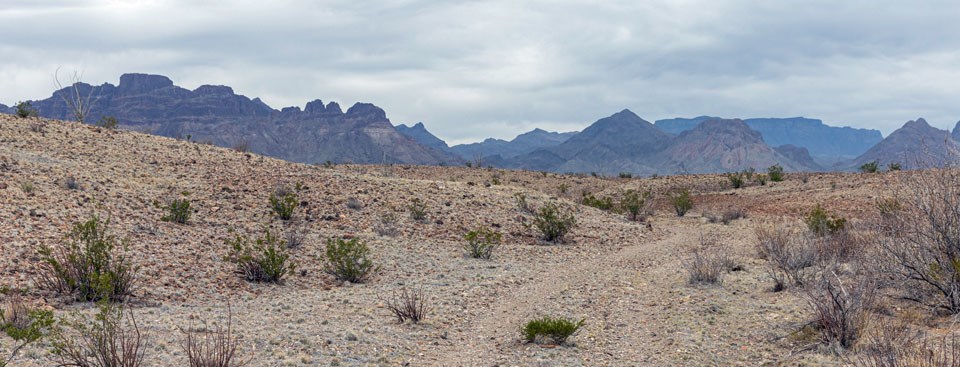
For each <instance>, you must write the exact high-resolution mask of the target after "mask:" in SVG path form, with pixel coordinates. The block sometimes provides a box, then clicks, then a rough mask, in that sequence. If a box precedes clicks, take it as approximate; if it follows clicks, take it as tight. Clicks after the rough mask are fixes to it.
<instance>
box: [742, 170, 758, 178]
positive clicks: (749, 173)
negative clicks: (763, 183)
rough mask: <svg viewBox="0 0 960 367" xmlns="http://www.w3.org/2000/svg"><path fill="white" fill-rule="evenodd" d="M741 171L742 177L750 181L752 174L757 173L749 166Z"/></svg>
mask: <svg viewBox="0 0 960 367" xmlns="http://www.w3.org/2000/svg"><path fill="white" fill-rule="evenodd" d="M741 173H743V177H744V178H746V179H747V181H750V180H753V174H754V173H757V170H755V169H753V167H750V168H747V169H745V170H743V171H741Z"/></svg>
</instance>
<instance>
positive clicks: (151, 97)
mask: <svg viewBox="0 0 960 367" xmlns="http://www.w3.org/2000/svg"><path fill="white" fill-rule="evenodd" d="M72 88H77V90H78V91H79V92H80V94H81V95H87V94H90V95H92V96H94V99H95V102H94V103H93V105H92V106H93V107H92V109H91V111H90V114H89V118H88V119H87V121H89V122H95V121H97V120H98V119H99V118H100V117H101V116H113V117H115V118H117V119H118V120H119V122H120V123H121V124H122V125H125V126H129V127H132V128H136V129H141V130H147V131H152V132H154V133H156V134H159V135H164V136H170V137H185V136H190V137H192V138H193V139H194V140H197V141H209V142H211V143H213V144H216V145H220V146H226V147H238V148H242V149H250V150H252V151H254V152H257V153H261V154H265V155H269V156H274V157H278V158H282V159H286V160H290V161H295V162H303V163H320V162H325V161H333V162H353V163H405V164H444V163H451V164H456V163H459V162H460V159H459V158H458V157H456V156H454V155H452V154H449V153H446V152H443V151H436V150H434V149H431V148H428V147H426V146H423V145H421V144H420V143H417V142H416V141H414V140H412V139H410V138H407V137H406V136H404V135H402V134H400V133H399V132H397V130H396V129H394V127H393V125H392V124H391V123H390V120H388V119H387V118H386V113H385V112H384V111H383V110H382V109H380V108H379V107H377V106H374V105H372V104H369V103H356V104H354V105H353V106H352V107H350V108H349V109H348V110H347V112H343V111H342V110H341V109H340V105H339V104H337V103H336V102H330V103H328V104H326V105H324V104H323V102H322V101H320V100H314V101H311V102H309V103H307V104H306V106H305V108H304V109H303V110H301V109H300V108H299V107H286V108H283V109H281V110H275V109H273V108H271V107H270V106H268V105H267V104H265V103H263V101H261V100H260V99H259V98H254V99H249V98H247V97H245V96H242V95H237V94H235V93H234V91H233V89H232V88H230V87H226V86H217V85H202V86H200V87H198V88H196V89H194V90H192V91H191V90H188V89H185V88H181V87H178V86H175V85H174V84H173V81H171V80H170V79H169V78H167V77H165V76H162V75H149V74H123V75H122V76H120V83H119V84H118V85H116V86H114V85H112V84H109V83H104V84H103V85H99V86H91V85H89V84H85V83H77V84H75V85H73V86H70V87H67V88H64V89H61V90H58V91H55V92H54V93H53V95H52V96H51V97H50V98H47V99H44V100H40V101H33V102H32V104H33V107H34V108H36V109H37V110H38V112H39V114H40V115H41V116H43V117H48V118H56V119H66V120H70V119H73V115H72V114H71V110H70V108H69V107H68V106H67V104H66V102H65V101H64V98H63V97H64V95H65V94H66V93H70V92H72V91H73V89H72Z"/></svg>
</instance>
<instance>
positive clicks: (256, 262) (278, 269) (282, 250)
mask: <svg viewBox="0 0 960 367" xmlns="http://www.w3.org/2000/svg"><path fill="white" fill-rule="evenodd" d="M224 242H226V244H227V245H228V246H229V247H230V248H231V250H232V252H231V253H230V255H229V256H227V260H229V261H230V262H233V263H234V264H236V265H237V270H236V272H237V274H240V275H241V276H243V279H245V280H247V281H248V282H263V283H278V284H279V283H283V277H284V276H286V275H287V274H288V273H292V272H293V271H294V270H295V269H296V264H293V263H292V262H290V261H289V260H290V254H288V253H287V251H286V246H287V244H286V241H283V240H280V239H279V238H277V237H276V236H275V235H273V234H271V233H270V229H269V228H265V229H264V230H263V236H261V237H259V238H257V239H255V240H252V241H251V240H250V239H249V238H247V237H246V236H244V235H241V234H235V235H234V237H233V238H232V239H227V240H225V241H224Z"/></svg>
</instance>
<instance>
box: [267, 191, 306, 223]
mask: <svg viewBox="0 0 960 367" xmlns="http://www.w3.org/2000/svg"><path fill="white" fill-rule="evenodd" d="M298 205H300V202H299V200H298V199H297V192H296V191H294V190H293V189H290V188H289V187H286V186H280V187H277V188H276V189H275V190H274V191H273V192H272V193H270V208H271V209H273V212H274V213H275V214H276V215H277V218H280V219H281V220H290V218H293V212H294V210H296V209H297V206H298Z"/></svg>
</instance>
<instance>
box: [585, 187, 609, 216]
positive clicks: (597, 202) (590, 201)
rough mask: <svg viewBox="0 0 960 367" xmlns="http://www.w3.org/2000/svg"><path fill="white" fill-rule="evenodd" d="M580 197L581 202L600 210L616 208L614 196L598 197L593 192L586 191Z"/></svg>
mask: <svg viewBox="0 0 960 367" xmlns="http://www.w3.org/2000/svg"><path fill="white" fill-rule="evenodd" d="M581 195H582V197H581V198H580V203H581V204H583V205H586V206H589V207H594V208H597V209H600V210H607V211H609V210H612V209H613V208H614V205H613V198H611V197H609V196H605V197H603V198H597V197H596V196H593V194H591V193H589V192H586V191H584V192H583V193H582V194H581Z"/></svg>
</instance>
